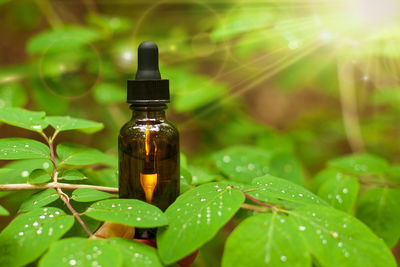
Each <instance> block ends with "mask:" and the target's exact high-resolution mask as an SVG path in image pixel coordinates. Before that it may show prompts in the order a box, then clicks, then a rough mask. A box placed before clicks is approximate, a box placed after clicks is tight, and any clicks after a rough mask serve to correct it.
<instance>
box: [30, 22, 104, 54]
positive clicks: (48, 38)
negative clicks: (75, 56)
mask: <svg viewBox="0 0 400 267" xmlns="http://www.w3.org/2000/svg"><path fill="white" fill-rule="evenodd" d="M99 37H100V35H99V33H98V32H97V31H95V30H93V29H89V28H84V27H79V26H63V27H61V28H57V30H49V31H45V32H42V33H40V34H39V35H36V36H34V37H33V38H32V39H30V40H29V42H28V46H27V51H28V53H29V54H34V53H42V52H45V51H46V50H47V49H48V48H49V47H51V49H52V51H53V52H55V51H57V52H60V51H64V50H69V49H74V48H77V47H79V46H82V45H84V44H86V43H90V42H93V41H95V40H97V39H99Z"/></svg>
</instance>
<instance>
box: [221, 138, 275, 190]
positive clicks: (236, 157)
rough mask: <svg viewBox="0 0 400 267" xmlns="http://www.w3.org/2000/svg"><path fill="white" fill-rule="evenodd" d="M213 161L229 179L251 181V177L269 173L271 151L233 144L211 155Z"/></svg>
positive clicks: (243, 181)
mask: <svg viewBox="0 0 400 267" xmlns="http://www.w3.org/2000/svg"><path fill="white" fill-rule="evenodd" d="M213 158H214V162H215V164H216V166H217V168H218V169H219V171H221V172H222V173H223V174H224V175H226V176H228V178H229V179H231V180H233V181H236V182H241V183H251V181H252V180H253V178H255V177H260V176H262V175H265V174H269V171H270V170H269V162H270V158H271V153H270V152H268V151H266V150H262V149H259V148H255V147H246V146H235V147H230V148H227V149H224V150H222V151H219V152H217V153H215V154H214V155H213Z"/></svg>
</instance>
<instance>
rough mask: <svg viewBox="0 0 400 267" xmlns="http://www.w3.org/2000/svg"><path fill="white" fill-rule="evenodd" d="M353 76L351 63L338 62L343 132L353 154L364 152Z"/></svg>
mask: <svg viewBox="0 0 400 267" xmlns="http://www.w3.org/2000/svg"><path fill="white" fill-rule="evenodd" d="M354 75H355V74H354V66H353V64H352V63H351V62H348V61H344V62H339V64H338V78H339V93H340V100H341V105H342V116H343V124H344V130H345V133H346V136H347V140H348V142H349V145H350V147H351V150H352V151H353V152H360V151H363V150H364V141H363V137H362V134H361V128H360V121H359V118H358V111H357V97H356V88H355V81H354Z"/></svg>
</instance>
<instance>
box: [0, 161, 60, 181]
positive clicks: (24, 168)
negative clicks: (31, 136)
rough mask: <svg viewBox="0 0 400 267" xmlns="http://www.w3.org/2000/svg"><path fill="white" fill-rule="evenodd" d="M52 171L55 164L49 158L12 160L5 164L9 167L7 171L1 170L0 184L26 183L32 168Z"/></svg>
mask: <svg viewBox="0 0 400 267" xmlns="http://www.w3.org/2000/svg"><path fill="white" fill-rule="evenodd" d="M39 166H40V167H42V168H43V169H46V170H48V171H49V172H51V171H52V170H53V165H52V164H51V161H50V160H47V159H27V160H18V161H12V162H10V163H8V164H7V165H5V167H6V168H7V169H8V170H7V172H0V184H18V183H26V182H27V181H28V177H29V175H30V173H31V172H32V170H34V169H36V168H37V167H39Z"/></svg>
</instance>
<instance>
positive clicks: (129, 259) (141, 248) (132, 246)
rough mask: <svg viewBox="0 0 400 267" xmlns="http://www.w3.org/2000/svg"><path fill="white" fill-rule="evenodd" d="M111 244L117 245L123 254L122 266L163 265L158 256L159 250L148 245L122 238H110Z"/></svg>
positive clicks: (157, 266)
mask: <svg viewBox="0 0 400 267" xmlns="http://www.w3.org/2000/svg"><path fill="white" fill-rule="evenodd" d="M108 241H109V242H110V244H112V245H114V246H116V247H117V248H118V250H119V251H120V253H121V254H122V260H123V263H122V266H124V267H129V266H143V267H145V266H149V267H161V266H163V265H162V264H161V262H160V259H159V258H158V255H157V251H156V250H155V249H154V248H153V247H151V246H148V245H145V244H142V243H139V242H134V241H132V240H127V239H122V238H111V239H108Z"/></svg>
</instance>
